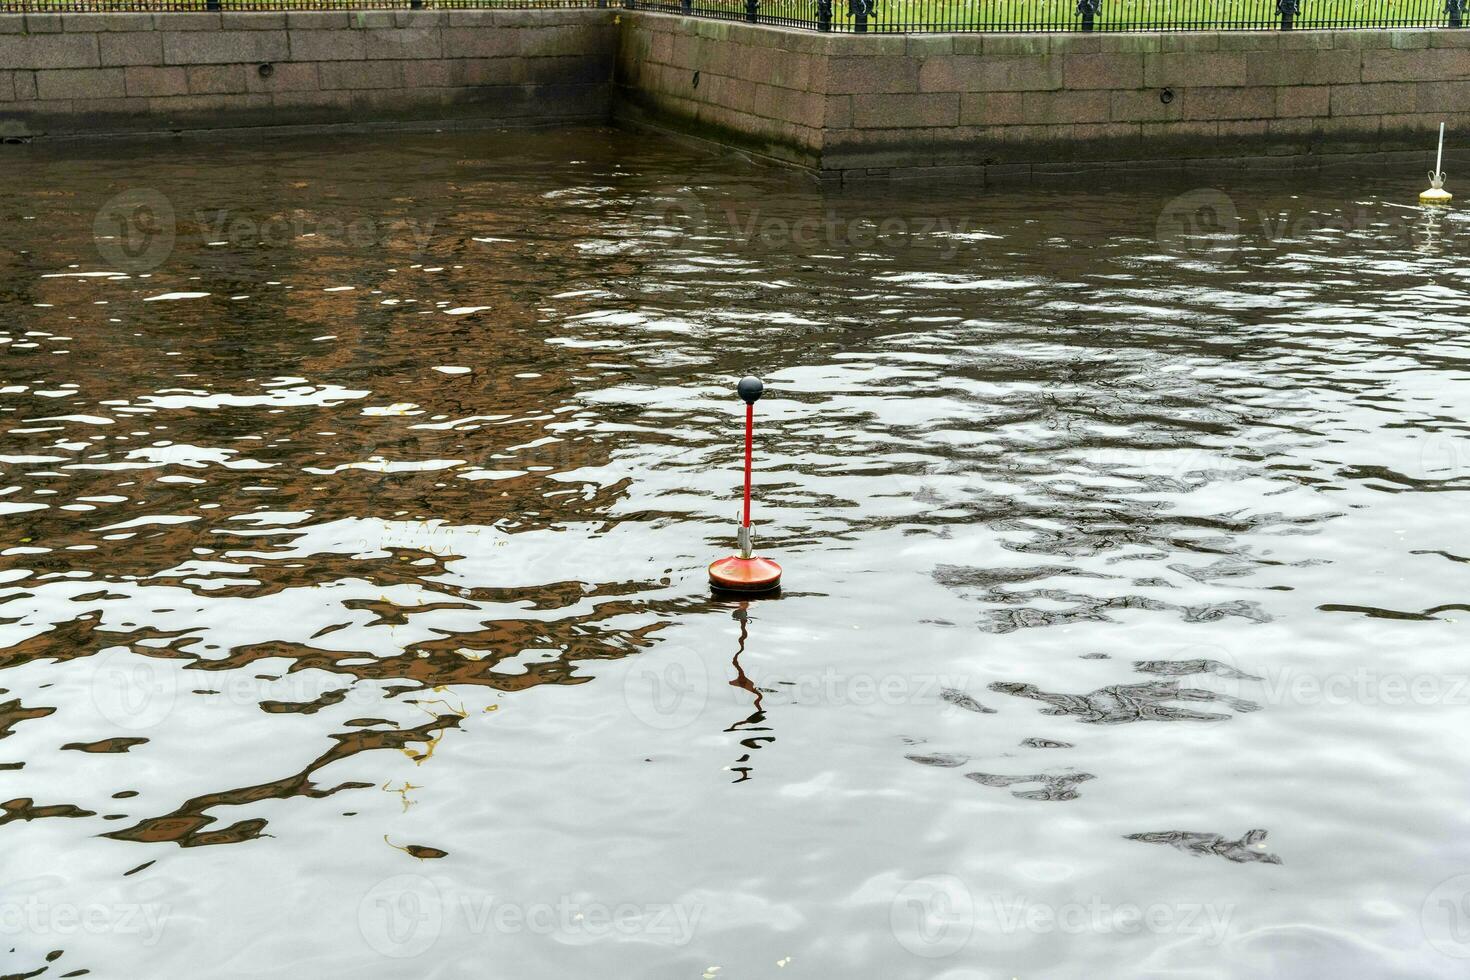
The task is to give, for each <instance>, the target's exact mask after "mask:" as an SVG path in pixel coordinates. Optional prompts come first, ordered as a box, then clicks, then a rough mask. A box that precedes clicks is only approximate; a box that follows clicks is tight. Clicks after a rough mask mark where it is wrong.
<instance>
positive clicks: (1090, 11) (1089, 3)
mask: <svg viewBox="0 0 1470 980" xmlns="http://www.w3.org/2000/svg"><path fill="white" fill-rule="evenodd" d="M1100 10H1102V0H1077V13H1079V14H1081V15H1082V30H1083V31H1086V32H1090V31H1091V30H1092V25H1093V20H1094V19H1096V17H1097V15H1098V11H1100Z"/></svg>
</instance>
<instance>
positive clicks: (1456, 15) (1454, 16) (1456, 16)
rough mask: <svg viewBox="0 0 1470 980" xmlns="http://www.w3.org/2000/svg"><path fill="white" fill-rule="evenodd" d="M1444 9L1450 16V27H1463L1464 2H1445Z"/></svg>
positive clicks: (1454, 0) (1460, 0) (1457, 0)
mask: <svg viewBox="0 0 1470 980" xmlns="http://www.w3.org/2000/svg"><path fill="white" fill-rule="evenodd" d="M1444 9H1445V13H1447V14H1449V15H1450V26H1451V27H1464V26H1465V0H1445V3H1444Z"/></svg>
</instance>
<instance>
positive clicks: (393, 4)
mask: <svg viewBox="0 0 1470 980" xmlns="http://www.w3.org/2000/svg"><path fill="white" fill-rule="evenodd" d="M220 5H221V8H222V9H224V10H375V9H387V8H396V9H403V8H406V7H408V2H407V0H221V2H220ZM594 5H595V4H594V3H593V2H591V0H587V2H577V0H441V2H436V0H425V6H426V7H427V8H429V9H436V8H437V9H445V8H455V9H460V8H467V7H476V8H490V7H505V8H525V7H568V6H588V7H590V6H594ZM609 5H610V6H621V5H622V4H621V0H609ZM640 5H641V4H640ZM204 9H206V3H205V0H0V10H5V11H23V10H32V11H46V12H54V11H91V10H97V11H124V10H153V11H166V10H204ZM656 9H664V10H668V9H674V10H677V9H678V0H660V2H659V3H658V4H657V5H656ZM694 10H695V12H696V13H703V14H705V15H706V16H717V17H721V18H725V19H731V20H744V19H745V11H746V7H745V0H695V4H694ZM758 16H759V19H760V20H762V21H768V22H774V23H783V22H784V23H794V22H795V23H803V24H808V23H810V24H814V23H815V20H816V17H817V5H816V0H761V4H760V8H759V14H758ZM1445 22H1446V15H1445V13H1444V0H1301V12H1300V13H1299V14H1298V15H1297V17H1296V26H1297V27H1298V28H1299V29H1304V30H1305V29H1312V28H1326V27H1411V26H1421V27H1435V26H1444V24H1445ZM854 23H855V22H854V18H853V17H852V16H851V15H850V14H849V12H848V7H847V0H834V2H833V28H834V29H835V30H838V31H848V30H851V29H852V28H853V26H854ZM1081 23H1082V20H1081V18H1080V17H1079V16H1077V13H1076V0H877V2H876V5H875V7H874V10H873V13H872V14H871V15H870V17H869V18H868V30H869V31H871V32H874V33H891V32H902V31H939V30H988V31H1075V30H1078V29H1080V27H1081ZM1279 28H1280V17H1279V15H1278V14H1277V12H1276V4H1275V0H1102V9H1101V11H1100V12H1099V14H1098V16H1097V18H1096V20H1095V22H1094V29H1095V30H1097V31H1138V30H1278V29H1279Z"/></svg>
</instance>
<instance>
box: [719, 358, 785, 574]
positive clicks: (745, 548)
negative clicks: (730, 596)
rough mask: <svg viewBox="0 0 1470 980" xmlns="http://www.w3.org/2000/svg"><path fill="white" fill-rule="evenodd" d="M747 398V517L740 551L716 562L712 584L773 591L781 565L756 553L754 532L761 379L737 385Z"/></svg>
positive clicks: (742, 522)
mask: <svg viewBox="0 0 1470 980" xmlns="http://www.w3.org/2000/svg"><path fill="white" fill-rule="evenodd" d="M735 390H736V391H737V392H739V394H740V397H741V398H742V399H743V400H744V401H745V516H744V519H743V520H742V521H741V522H740V529H739V533H738V535H737V539H738V541H739V544H740V554H738V555H731V556H730V557H728V558H721V559H719V560H717V561H713V562H711V563H710V566H709V584H710V585H711V586H713V587H714V588H716V589H722V590H725V591H728V592H770V591H772V590H773V589H778V588H780V587H781V566H780V565H778V564H776V563H775V562H773V561H771V559H769V558H757V557H755V555H753V554H752V551H753V549H752V547H751V531H750V461H751V447H752V444H753V443H754V439H755V401H756V399H757V398H759V397H760V396H761V392H763V391H765V385H763V384H762V383H761V379H760V378H752V377H745V378H741V379H740V383H739V384H738V385H736V386H735Z"/></svg>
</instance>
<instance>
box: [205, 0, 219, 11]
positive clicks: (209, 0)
mask: <svg viewBox="0 0 1470 980" xmlns="http://www.w3.org/2000/svg"><path fill="white" fill-rule="evenodd" d="M204 9H205V10H218V9H219V0H204Z"/></svg>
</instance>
